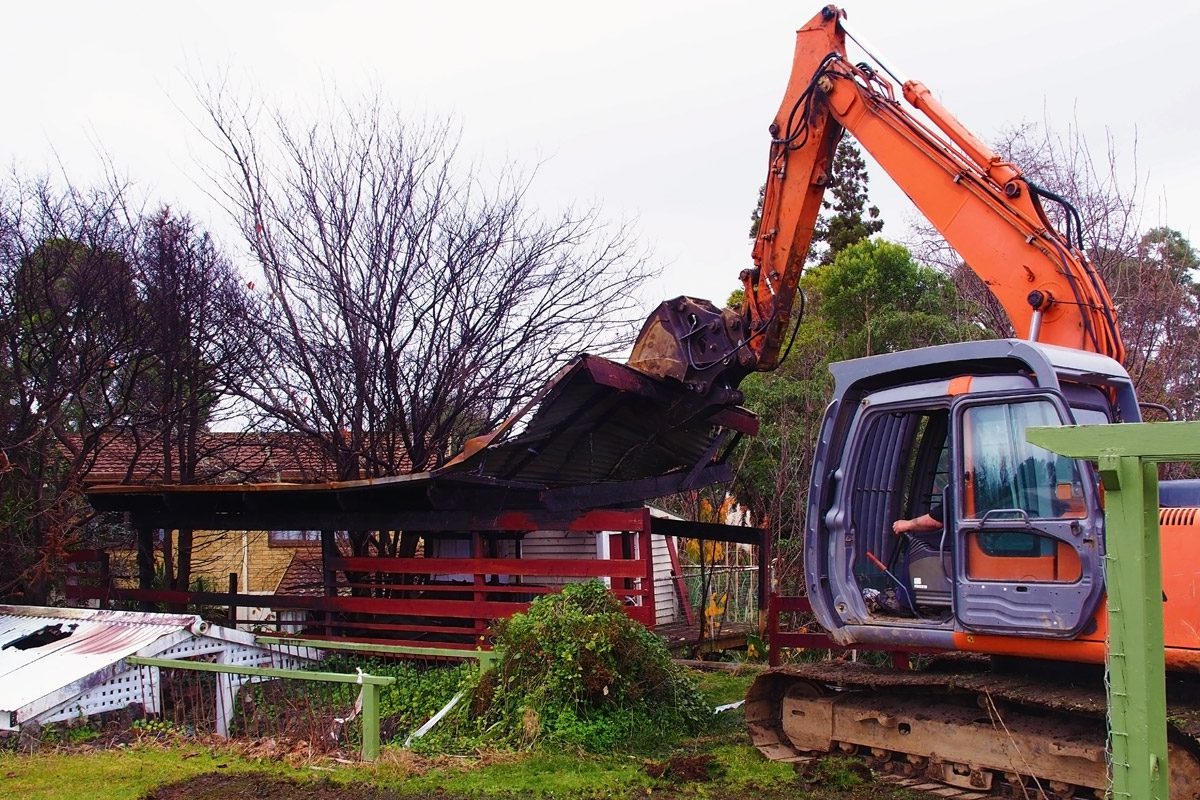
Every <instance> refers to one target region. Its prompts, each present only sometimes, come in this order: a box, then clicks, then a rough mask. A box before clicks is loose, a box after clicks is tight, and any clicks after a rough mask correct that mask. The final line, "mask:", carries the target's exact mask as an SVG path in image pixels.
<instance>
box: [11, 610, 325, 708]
mask: <svg viewBox="0 0 1200 800" xmlns="http://www.w3.org/2000/svg"><path fill="white" fill-rule="evenodd" d="M62 633H66V634H67V635H66V636H60V635H61V634H62ZM133 655H137V656H143V657H155V658H173V659H181V660H186V659H190V658H200V657H203V658H210V659H215V660H216V661H217V662H218V663H222V664H241V665H247V666H256V667H257V666H274V667H284V668H296V667H299V666H301V665H302V664H305V663H311V662H312V661H315V660H316V657H317V656H318V652H317V651H316V650H313V649H311V648H289V649H287V650H280V649H272V648H268V647H266V646H263V645H259V644H257V643H256V642H255V639H254V637H253V636H251V635H250V634H247V633H243V632H241V631H237V630H233V629H230V628H222V627H218V626H215V625H210V624H209V623H207V622H205V621H204V620H202V619H201V618H200V617H198V616H196V615H194V614H147V613H141V612H136V611H104V610H97V609H78V608H44V607H39V606H3V605H0V730H19V729H20V727H21V726H22V725H23V724H26V723H29V722H37V723H42V724H45V723H49V722H58V721H61V720H68V719H78V718H80V717H86V716H89V715H92V714H99V713H103V712H105V711H117V710H120V709H122V708H125V707H127V706H129V705H137V706H141V707H143V708H144V709H145V711H146V712H147V713H157V712H158V710H159V708H160V699H159V671H158V669H157V668H154V667H141V668H139V667H134V666H129V665H127V664H126V663H125V661H124V659H125V658H126V657H127V656H133ZM221 699H222V698H217V701H218V702H220V700H221Z"/></svg>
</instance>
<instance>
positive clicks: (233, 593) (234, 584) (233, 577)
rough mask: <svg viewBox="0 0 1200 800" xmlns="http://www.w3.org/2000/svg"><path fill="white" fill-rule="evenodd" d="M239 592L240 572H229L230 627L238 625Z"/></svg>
mask: <svg viewBox="0 0 1200 800" xmlns="http://www.w3.org/2000/svg"><path fill="white" fill-rule="evenodd" d="M237 593H238V574H237V573H236V572H231V573H229V627H231V628H236V627H237V621H238V617H237Z"/></svg>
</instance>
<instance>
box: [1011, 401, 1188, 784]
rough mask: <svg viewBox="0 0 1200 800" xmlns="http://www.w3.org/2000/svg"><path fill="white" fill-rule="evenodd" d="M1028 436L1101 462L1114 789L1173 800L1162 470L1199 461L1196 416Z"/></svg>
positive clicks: (1044, 430)
mask: <svg viewBox="0 0 1200 800" xmlns="http://www.w3.org/2000/svg"><path fill="white" fill-rule="evenodd" d="M1027 435H1028V438H1029V441H1030V442H1032V443H1033V444H1036V445H1039V446H1041V447H1045V448H1046V449H1048V450H1052V451H1054V452H1056V453H1060V454H1061V455H1065V456H1070V457H1072V458H1089V459H1093V460H1096V461H1098V462H1099V466H1100V479H1101V481H1102V483H1103V484H1104V490H1105V497H1104V500H1105V510H1104V541H1105V583H1106V588H1107V591H1108V658H1107V661H1108V673H1109V679H1108V708H1109V742H1110V744H1109V746H1110V748H1111V751H1112V759H1111V763H1112V787H1113V788H1112V796H1113V797H1114V798H1131V799H1132V800H1152V799H1153V800H1167V796H1168V786H1169V783H1170V782H1169V775H1168V769H1167V706H1166V702H1167V701H1166V668H1165V664H1164V641H1163V614H1162V608H1163V598H1162V545H1161V543H1160V541H1159V526H1158V468H1157V464H1158V463H1159V462H1164V461H1200V423H1198V422H1159V423H1150V424H1146V423H1141V424H1122V425H1087V426H1082V427H1079V426H1077V427H1070V428H1030V429H1029V431H1028V434H1027Z"/></svg>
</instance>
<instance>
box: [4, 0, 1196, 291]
mask: <svg viewBox="0 0 1200 800" xmlns="http://www.w3.org/2000/svg"><path fill="white" fill-rule="evenodd" d="M6 6H7V7H6V9H5V12H4V32H5V36H4V40H5V42H4V46H3V47H2V48H0V74H3V75H4V76H5V80H4V84H3V89H0V93H2V95H3V97H4V101H5V102H4V108H5V109H6V111H5V112H4V113H3V115H2V117H0V142H2V143H3V149H2V150H0V153H3V154H5V155H7V156H8V158H9V159H11V160H12V161H14V162H15V163H16V164H17V165H18V167H19V168H20V169H22V170H25V171H31V172H38V171H42V170H43V169H46V168H48V167H49V168H55V169H56V167H54V164H55V163H56V160H58V161H61V163H62V164H63V166H64V169H65V171H66V173H67V174H68V175H69V176H71V177H72V179H73V180H75V181H77V182H86V181H88V180H90V179H91V178H92V177H93V176H94V175H96V174H97V171H98V161H99V158H98V152H99V151H100V150H101V149H102V150H103V151H104V152H106V153H108V154H109V155H110V156H111V158H112V160H113V162H114V163H115V164H116V165H117V167H118V168H119V169H120V170H121V171H123V172H124V173H126V174H127V175H128V176H129V177H130V178H132V179H133V180H134V181H135V182H136V183H137V185H138V187H139V189H140V190H141V191H143V192H145V193H146V194H148V195H150V196H151V197H152V198H153V199H154V200H155V201H161V202H169V203H171V204H172V205H173V206H175V207H177V208H180V209H183V210H186V211H188V212H190V213H191V214H192V215H193V216H194V217H195V218H197V219H199V220H202V221H205V222H207V223H208V224H210V225H214V226H215V227H216V228H217V230H218V234H220V232H221V231H222V229H223V228H224V226H225V225H226V223H225V222H224V220H223V217H222V214H221V212H220V211H219V210H218V209H216V208H214V207H213V204H212V202H211V201H210V200H209V199H208V198H207V196H206V195H205V194H204V192H203V191H201V189H200V187H199V186H198V185H197V181H199V180H200V170H199V168H198V166H197V159H198V158H207V157H209V155H210V154H209V152H208V151H207V150H206V149H205V146H204V145H203V144H202V143H201V142H200V141H199V139H198V137H197V135H196V134H195V132H194V131H193V129H192V128H191V125H190V124H189V123H188V122H187V120H186V118H185V116H184V112H183V111H181V110H180V109H181V108H183V109H185V110H191V109H194V106H193V104H192V103H193V101H192V96H191V92H190V89H189V88H188V85H189V84H188V77H189V76H192V77H204V76H206V75H208V76H211V75H214V74H217V73H218V72H220V71H223V70H225V69H229V70H231V71H232V73H233V74H234V75H235V76H240V77H241V78H242V79H245V80H249V81H251V82H253V83H254V84H255V85H257V86H258V87H259V88H260V90H261V91H262V92H263V93H264V94H265V95H267V96H268V97H271V98H275V99H277V100H280V101H282V102H284V103H291V102H299V103H303V102H305V101H306V100H308V99H315V98H316V96H317V95H318V94H320V93H321V92H323V91H324V89H325V88H327V87H329V86H331V85H333V86H336V87H337V88H338V89H339V90H341V91H343V92H344V93H347V94H352V93H356V92H357V91H359V90H361V89H365V88H368V87H371V86H378V87H379V88H381V89H382V91H383V93H384V94H385V95H387V96H390V97H391V98H393V99H394V100H395V102H396V103H397V104H398V105H399V106H400V107H401V108H403V109H408V110H411V111H412V113H413V114H414V115H417V116H422V115H426V114H432V115H447V114H448V115H453V116H454V117H455V118H456V119H457V120H458V121H459V122H460V123H461V125H462V128H463V131H464V140H465V151H466V152H467V154H468V155H470V156H471V157H472V158H476V159H477V160H478V161H480V162H481V163H483V164H485V165H488V164H491V165H499V164H500V163H501V162H503V161H505V160H506V159H511V160H513V161H515V162H517V163H520V164H524V165H526V166H532V165H533V164H535V163H537V162H541V167H540V169H539V173H538V177H537V179H536V182H535V192H534V194H533V199H534V201H535V202H536V203H537V204H538V205H539V206H541V207H543V208H545V209H546V210H548V211H551V210H553V209H555V208H557V207H560V206H562V205H565V204H567V203H570V202H572V201H579V202H581V203H591V202H593V201H595V202H599V203H600V204H602V206H603V208H604V210H605V213H606V216H608V217H610V218H614V219H620V218H626V217H633V218H636V219H637V223H638V225H637V227H638V230H639V233H640V235H641V237H642V239H643V240H644V241H645V242H646V244H647V245H649V246H650V247H651V248H652V249H653V252H654V257H655V259H656V260H657V261H658V262H659V263H661V264H662V265H663V267H664V268H665V271H664V275H663V277H662V278H661V279H660V280H659V282H658V283H657V284H656V285H654V286H652V287H649V288H648V289H647V292H646V305H647V308H649V307H650V306H651V305H652V304H653V303H654V302H657V300H659V299H665V298H667V297H671V296H675V295H677V294H691V295H694V296H699V297H708V298H710V299H712V300H714V301H718V302H720V301H723V300H724V299H725V297H726V296H727V295H728V293H729V292H730V291H731V290H733V289H734V288H736V287H737V275H738V273H739V272H740V271H741V270H742V269H743V268H745V267H747V266H749V243H748V240H747V238H746V233H747V229H748V225H749V214H750V211H751V209H752V207H753V205H754V201H755V198H756V193H757V190H758V187H759V185H760V184H761V183H762V181H763V177H764V172H765V166H766V154H767V145H768V139H767V134H766V127H767V125H768V123H769V122H770V120H771V118H772V117H773V115H774V112H775V110H776V108H777V106H778V104H779V100H780V97H781V95H782V92H783V89H784V86H785V84H786V81H787V77H788V73H789V70H790V63H791V54H792V47H793V42H794V31H795V29H796V28H798V27H800V26H801V25H802V24H803V23H804V22H806V21H807V20H808V19H809V18H810V17H812V16H813V15H814V14H815V13H816V12H817V11H818V10H819V9H820V3H819V2H816V1H815V0H814V1H813V2H810V3H799V2H795V0H791V1H790V2H777V1H776V0H758V1H757V2H749V3H732V2H730V3H716V2H702V1H700V2H677V1H676V0H669V1H660V2H651V0H641V2H636V1H634V0H609V1H608V2H605V3H588V4H583V3H573V2H569V1H568V0H560V2H541V1H540V0H539V1H538V2H533V1H528V2H526V1H524V0H510V2H495V1H493V2H486V3H485V2H475V1H474V0H458V1H457V2H443V3H437V4H435V3H432V2H428V3H415V2H391V3H384V2H379V3H367V2H354V3H351V2H340V3H332V2H324V3H319V2H288V3H284V2H253V3H251V2H227V0H208V2H205V3H174V2H172V3H167V2H121V3H92V2H88V3H84V2H57V3H32V2H25V3H20V4H6ZM846 8H847V9H848V11H849V14H850V21H851V23H852V24H853V26H854V28H855V30H856V31H857V32H860V33H862V34H864V35H865V36H866V37H867V38H868V39H869V40H870V41H871V42H872V44H873V45H874V46H875V47H876V48H878V50H879V51H880V55H882V56H884V57H885V58H887V60H888V61H889V62H890V63H891V64H893V65H895V66H896V67H897V68H899V69H900V70H901V71H903V72H904V73H905V74H906V75H908V76H909V77H912V78H916V79H919V80H922V81H923V82H924V83H926V84H927V85H928V86H929V87H930V88H931V89H932V90H933V91H934V93H935V94H936V95H938V96H939V97H940V99H941V100H942V102H943V103H944V104H945V105H946V106H947V107H949V109H950V110H951V111H952V112H954V113H955V114H956V115H957V116H958V117H959V118H960V119H961V120H962V121H963V122H964V123H965V124H966V125H967V126H968V127H969V128H971V129H972V130H973V131H974V132H976V133H977V134H978V135H980V136H981V137H982V138H984V139H985V140H991V139H995V138H996V137H997V135H998V133H999V132H1000V131H1001V130H1002V129H1004V128H1005V127H1010V126H1014V125H1016V124H1018V123H1020V122H1022V121H1038V122H1040V121H1048V122H1049V123H1050V125H1051V126H1052V127H1053V128H1055V129H1060V130H1064V131H1065V128H1066V127H1067V125H1068V124H1072V123H1077V124H1078V125H1079V126H1080V127H1081V129H1082V130H1083V131H1084V133H1085V134H1086V135H1087V136H1088V137H1089V138H1090V139H1091V141H1092V144H1093V148H1094V151H1096V152H1098V153H1101V154H1102V153H1103V151H1104V137H1105V135H1106V131H1107V132H1109V133H1110V134H1111V136H1112V137H1113V138H1114V139H1115V141H1116V143H1117V147H1118V150H1119V151H1120V153H1121V155H1122V157H1123V159H1124V164H1125V165H1126V169H1127V170H1128V174H1129V175H1130V176H1131V177H1132V175H1133V174H1134V165H1133V158H1132V156H1133V153H1134V142H1135V138H1136V154H1137V164H1136V169H1137V172H1138V174H1139V175H1140V176H1141V178H1142V179H1143V185H1144V188H1145V191H1146V195H1145V197H1144V204H1143V207H1144V216H1145V221H1146V222H1145V224H1146V225H1152V224H1163V223H1165V224H1169V225H1171V226H1172V227H1175V228H1177V229H1179V230H1181V231H1183V232H1184V233H1185V234H1186V235H1188V236H1189V237H1191V238H1193V240H1196V239H1198V238H1200V226H1198V225H1197V222H1200V189H1198V188H1197V187H1200V155H1198V153H1200V150H1198V149H1197V138H1198V137H1197V131H1198V130H1200V125H1198V124H1197V123H1198V121H1200V81H1197V78H1196V75H1195V73H1194V72H1193V71H1192V64H1193V61H1194V59H1195V56H1196V54H1197V50H1198V49H1200V37H1198V34H1197V31H1200V3H1197V2H1195V0H1191V1H1190V2H1187V1H1185V0H1159V2H1156V3H1147V4H1146V5H1144V6H1143V5H1141V4H1139V3H1131V2H1128V0H1124V1H1123V2H1116V1H1115V0H1113V1H1110V0H1098V1H1096V2H1082V1H1074V0H1071V1H1068V0H1060V1H1059V2H1047V1H1046V0H1043V1H1042V2H1033V1H1031V0H1019V1H1017V2H1001V0H992V2H986V3H985V2H976V0H956V1H951V0H929V1H928V2H901V0H859V2H852V0H847V6H846ZM852 52H853V51H852ZM871 196H872V200H873V201H874V202H876V203H877V204H878V205H880V206H881V208H882V209H883V213H884V219H885V221H886V223H887V224H886V227H885V228H884V231H883V233H884V235H886V236H889V237H892V238H901V237H902V236H903V234H904V230H905V227H906V219H907V217H908V216H909V215H910V214H912V213H913V212H912V211H911V210H910V207H907V206H906V202H907V201H905V200H904V198H903V197H902V195H900V193H899V192H897V191H896V190H895V189H894V188H893V187H891V186H889V185H888V179H887V178H886V176H884V175H882V174H878V175H876V176H875V177H873V179H872V185H871ZM224 238H225V239H226V242H227V244H229V245H231V246H235V245H237V244H239V243H237V242H235V241H232V240H230V239H229V237H228V235H226V236H225V237H224Z"/></svg>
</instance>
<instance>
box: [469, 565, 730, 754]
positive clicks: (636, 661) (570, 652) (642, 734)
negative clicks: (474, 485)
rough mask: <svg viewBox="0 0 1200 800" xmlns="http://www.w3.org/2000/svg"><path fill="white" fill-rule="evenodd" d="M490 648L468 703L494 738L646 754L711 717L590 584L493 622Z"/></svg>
mask: <svg viewBox="0 0 1200 800" xmlns="http://www.w3.org/2000/svg"><path fill="white" fill-rule="evenodd" d="M496 646H497V649H498V650H499V651H500V653H501V655H500V659H499V661H498V663H497V666H496V667H495V668H494V669H493V670H492V671H491V672H489V673H487V674H485V675H484V676H483V677H482V679H481V680H480V681H479V684H478V686H476V688H475V691H474V696H473V699H472V703H471V712H472V716H473V717H474V718H475V719H477V720H479V724H480V725H481V726H482V731H483V732H484V735H485V737H486V738H487V739H489V740H491V741H494V742H498V743H504V744H509V745H514V746H520V747H528V746H532V745H534V744H537V743H543V742H544V743H554V744H561V745H567V746H571V747H577V748H581V749H584V750H588V751H591V752H610V751H613V750H634V751H646V750H652V749H656V748H659V747H662V746H665V745H668V744H670V743H672V742H674V741H676V740H677V739H678V738H679V737H680V736H682V735H684V734H688V733H693V732H695V731H697V730H698V729H699V726H700V725H701V724H702V723H703V722H704V721H706V720H709V719H710V718H711V715H712V712H711V710H710V709H709V708H708V707H707V706H706V705H705V703H704V701H703V698H702V697H701V695H700V692H699V690H698V688H697V686H696V684H695V682H694V681H693V680H692V679H691V678H690V677H689V676H688V674H687V673H686V672H685V671H683V670H682V669H680V668H679V667H677V666H676V665H675V664H673V663H672V661H671V657H670V653H669V652H668V651H667V648H666V646H665V645H664V644H663V643H662V641H661V640H659V638H658V637H656V636H655V635H654V634H652V633H650V632H649V631H648V630H646V628H645V627H644V626H642V625H641V624H639V623H638V622H636V621H634V620H632V619H630V618H629V617H628V616H627V615H626V614H625V612H624V610H623V609H622V607H621V604H620V602H619V601H618V600H617V599H616V598H615V597H614V596H613V595H612V593H611V592H609V591H608V589H607V588H606V587H605V586H604V584H602V583H600V582H599V581H591V582H588V583H581V584H569V585H567V586H566V587H564V589H563V591H562V592H561V593H559V594H554V595H547V596H545V597H542V598H539V599H538V600H536V601H535V602H534V603H533V604H532V605H531V606H530V607H529V610H528V612H526V613H524V614H516V615H514V616H513V617H512V618H511V619H509V620H506V621H504V622H501V623H499V624H498V625H497V626H496Z"/></svg>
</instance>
